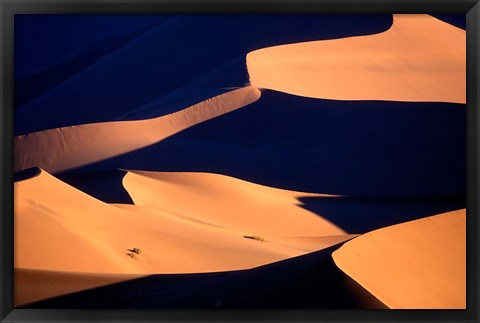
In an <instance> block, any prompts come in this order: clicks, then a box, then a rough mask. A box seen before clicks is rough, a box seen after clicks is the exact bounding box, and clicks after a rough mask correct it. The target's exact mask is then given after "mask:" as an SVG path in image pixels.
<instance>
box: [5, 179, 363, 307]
mask: <svg viewBox="0 0 480 323" xmlns="http://www.w3.org/2000/svg"><path fill="white" fill-rule="evenodd" d="M32 174H33V176H32V177H29V178H26V179H22V180H19V181H17V182H15V187H14V189H15V233H14V234H15V268H16V270H18V272H19V273H21V274H20V275H19V276H18V277H17V279H16V285H15V288H16V291H17V296H16V300H17V302H18V303H17V304H25V303H28V302H32V301H38V300H41V299H45V298H48V297H52V296H59V295H62V294H66V293H71V292H75V291H79V290H84V289H87V288H93V287H99V286H103V285H107V284H111V283H116V282H120V281H125V280H130V279H134V278H138V277H140V276H141V275H147V274H167V273H168V274H171V273H202V272H216V271H229V270H239V269H248V268H253V267H257V266H260V265H264V264H268V263H272V262H276V261H280V260H283V259H287V258H291V257H295V256H299V255H303V254H305V253H308V252H312V251H317V250H320V249H324V248H327V247H330V246H332V245H335V244H338V243H341V242H343V241H346V240H348V239H351V238H352V237H354V236H355V235H349V234H343V231H341V230H339V229H338V228H336V227H335V226H334V225H332V224H330V223H328V221H325V220H323V219H321V218H320V217H318V216H316V215H314V214H310V213H309V212H307V211H304V210H302V209H301V208H298V212H295V209H296V208H297V207H295V205H294V204H293V202H294V201H295V199H294V198H292V196H293V195H296V194H297V193H295V192H287V191H281V190H274V189H269V188H266V187H261V186H259V185H256V184H250V183H244V182H242V181H240V180H237V179H231V178H227V177H226V176H220V175H213V174H146V173H138V174H137V173H130V172H129V173H128V174H127V177H126V179H125V182H126V183H127V185H126V186H127V187H128V190H129V191H130V192H133V193H132V194H134V200H136V201H139V199H138V196H136V194H137V193H138V192H140V191H141V192H143V193H144V194H145V197H146V199H147V200H141V201H147V202H148V201H149V198H150V197H153V195H152V194H151V193H152V190H151V189H154V190H157V196H164V198H163V199H158V201H160V202H162V209H159V208H156V207H149V206H143V205H140V206H139V205H126V204H122V205H110V204H106V203H103V202H101V201H99V200H96V199H94V198H92V197H90V196H89V195H87V194H85V193H82V192H81V191H78V190H77V189H75V188H73V187H71V186H68V185H67V184H65V183H63V182H61V181H60V180H58V179H56V178H55V177H53V176H52V175H50V174H48V173H47V172H45V171H43V170H39V171H38V172H36V173H32ZM32 174H30V175H32ZM148 176H150V177H148ZM155 176H156V178H155ZM146 184H147V185H146ZM181 188H183V189H185V191H186V193H185V194H183V195H181V196H176V194H177V193H178V189H181ZM227 188H229V189H227ZM225 189H227V191H226V192H225V191H224V190H225ZM196 195H197V196H196ZM175 196H176V198H174V197H175ZM207 197H208V198H207ZM235 197H236V198H237V199H238V201H239V202H242V201H247V200H249V206H246V207H239V208H238V207H236V205H237V204H234V200H233V199H234V198H235ZM169 198H170V200H169ZM182 198H188V199H187V200H182ZM146 204H148V203H146ZM277 204H278V206H277ZM156 206H157V207H158V206H159V205H156ZM282 206H283V208H284V209H285V210H283V209H282ZM270 208H271V209H270ZM209 209H211V210H212V212H207V211H208V210H209ZM282 212H283V213H282ZM222 214H223V219H222V217H221V216H219V215H222ZM236 217H238V218H236ZM289 229H290V230H289ZM290 233H291V234H295V235H299V236H301V237H295V236H290V235H289V234H290ZM327 233H330V234H331V235H335V236H325V237H322V235H323V234H327ZM244 235H258V236H262V237H264V241H258V240H255V239H248V238H244ZM131 248H141V249H142V253H141V254H140V255H137V256H136V257H137V259H133V258H131V257H130V256H128V255H127V254H128V253H130V252H131V251H130V250H129V249H131ZM126 274H129V275H126ZM48 277H56V278H55V279H61V280H62V279H63V280H68V279H71V278H72V277H77V278H78V279H75V280H76V283H74V284H67V285H66V286H63V287H62V286H58V284H51V288H50V287H48V286H49V285H48V284H47V285H45V284H46V282H45V279H46V278H48ZM32 284H33V285H32ZM27 285H28V286H30V287H28V286H27ZM32 286H37V287H38V286H39V288H35V287H33V288H32Z"/></svg>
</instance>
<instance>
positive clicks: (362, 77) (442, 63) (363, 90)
mask: <svg viewBox="0 0 480 323" xmlns="http://www.w3.org/2000/svg"><path fill="white" fill-rule="evenodd" d="M393 17H394V21H393V25H392V27H391V28H390V29H389V30H387V31H385V32H382V33H379V34H376V35H368V36H357V37H347V38H340V39H333V40H322V41H311V42H305V43H295V44H289V45H280V46H273V47H267V48H263V49H259V50H255V51H252V52H250V53H249V54H248V55H247V68H248V73H249V75H250V82H251V84H252V85H254V86H257V87H259V88H267V89H274V90H277V91H282V92H286V93H290V94H295V95H300V96H307V97H314V98H328V99H337V100H390V101H417V102H420V101H431V102H454V103H465V102H466V90H465V89H466V36H465V35H466V33H465V31H464V30H462V29H459V28H457V27H454V26H452V25H450V24H447V23H445V22H443V21H441V20H439V19H436V18H434V17H431V16H429V15H405V14H401V15H393Z"/></svg>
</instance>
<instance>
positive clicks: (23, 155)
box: [14, 87, 260, 173]
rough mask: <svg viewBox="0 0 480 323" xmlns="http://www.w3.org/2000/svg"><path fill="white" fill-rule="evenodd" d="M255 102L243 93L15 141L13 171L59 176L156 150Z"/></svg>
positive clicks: (252, 91) (255, 94)
mask: <svg viewBox="0 0 480 323" xmlns="http://www.w3.org/2000/svg"><path fill="white" fill-rule="evenodd" d="M259 98H260V91H259V90H258V89H256V88H254V87H244V88H241V89H238V90H234V91H231V92H228V93H225V94H222V95H218V96H215V97H213V98H210V99H208V100H206V101H203V102H200V103H198V104H195V105H193V106H191V107H189V108H187V109H184V110H181V111H179V112H175V113H172V114H169V115H166V116H162V117H158V118H154V119H147V120H139V121H116V122H102V123H92V124H85V125H79V126H71V127H64V128H57V129H51V130H46V131H40V132H35V133H31V134H27V135H22V136H18V137H15V139H14V147H15V152H14V170H15V171H20V170H23V169H27V168H31V167H40V168H42V169H45V170H46V171H48V172H50V173H57V172H61V171H65V170H68V169H72V168H75V167H79V166H82V165H86V164H90V163H93V162H96V161H100V160H104V159H107V158H109V157H113V156H117V155H120V154H123V153H126V152H129V151H132V150H135V149H139V148H142V147H145V146H148V145H151V144H154V143H156V142H158V141H160V140H162V139H165V138H167V137H169V136H171V135H173V134H175V133H177V132H179V131H182V130H184V129H186V128H189V127H191V126H193V125H196V124H198V123H201V122H203V121H206V120H209V119H212V118H215V117H218V116H220V115H222V114H225V113H228V112H231V111H233V110H236V109H239V108H241V107H244V106H246V105H248V104H250V103H252V102H255V101H256V100H258V99H259Z"/></svg>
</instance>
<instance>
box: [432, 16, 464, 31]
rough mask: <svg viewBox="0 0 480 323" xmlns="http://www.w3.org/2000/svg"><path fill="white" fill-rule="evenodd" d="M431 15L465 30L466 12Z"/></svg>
mask: <svg viewBox="0 0 480 323" xmlns="http://www.w3.org/2000/svg"><path fill="white" fill-rule="evenodd" d="M432 16H433V17H435V18H437V19H440V20H442V21H444V22H446V23H449V24H451V25H453V26H455V27H458V28H461V29H463V30H467V15H466V14H458V15H455V14H450V15H449V14H435V15H432Z"/></svg>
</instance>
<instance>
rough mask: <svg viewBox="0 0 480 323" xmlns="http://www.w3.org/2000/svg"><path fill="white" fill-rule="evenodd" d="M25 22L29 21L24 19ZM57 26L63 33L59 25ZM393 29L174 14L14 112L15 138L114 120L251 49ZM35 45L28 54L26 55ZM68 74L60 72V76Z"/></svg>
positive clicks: (235, 81) (337, 18)
mask: <svg viewBox="0 0 480 323" xmlns="http://www.w3.org/2000/svg"><path fill="white" fill-rule="evenodd" d="M51 19H52V20H55V18H53V17H52V18H51ZM27 21H28V18H23V20H22V22H23V23H26V22H27ZM59 21H60V22H59V25H58V29H59V30H61V29H62V24H63V23H64V22H62V21H61V20H59ZM86 21H87V22H85V21H84V22H81V23H79V28H81V25H82V24H86V23H88V19H87V18H86ZM391 23H392V17H391V15H182V16H177V17H174V18H172V19H169V20H168V21H166V22H164V23H162V24H160V25H158V26H157V27H155V28H153V29H152V30H150V31H148V32H147V33H144V34H142V35H141V36H140V37H137V38H135V39H134V40H132V41H130V42H129V43H128V44H124V45H123V46H122V47H121V48H119V49H118V50H116V51H114V52H111V53H110V54H108V55H105V56H102V57H101V59H99V60H98V61H96V62H95V63H93V64H89V66H88V68H86V69H84V70H83V71H81V72H78V71H76V72H77V73H76V74H75V75H74V76H73V77H71V78H69V79H67V80H65V81H64V82H62V83H61V84H59V85H57V86H56V87H54V88H52V89H50V90H49V91H46V92H44V93H43V94H42V95H40V96H39V97H37V98H36V99H34V100H32V101H30V102H29V103H27V104H25V105H24V106H22V108H20V109H17V111H16V113H15V126H14V131H15V135H19V134H25V133H30V132H34V131H39V130H44V129H50V128H56V127H61V126H67V125H73V124H82V123H89V122H98V121H108V120H112V119H113V118H117V117H118V116H121V115H124V114H125V113H128V112H129V111H131V110H134V109H137V108H139V107H141V106H144V105H146V104H148V103H150V102H152V101H154V100H157V99H159V98H162V97H163V96H165V95H167V94H169V93H171V92H173V91H176V90H178V89H180V88H182V87H184V86H186V85H188V84H189V83H191V82H193V81H195V80H197V79H199V78H202V77H203V76H204V75H205V74H207V73H210V72H211V71H214V70H215V69H217V68H218V67H220V66H222V65H224V64H227V63H229V62H231V61H232V60H236V59H238V58H244V57H245V55H246V54H247V53H248V52H250V51H252V50H255V49H259V48H263V47H267V46H273V45H278V44H285V43H293V42H301V41H308V40H320V39H331V38H339V37H346V36H354V35H365V34H372V33H379V32H382V31H385V30H387V29H388V28H389V27H390V26H391ZM52 24H53V22H52ZM33 26H34V25H33ZM30 27H32V26H30ZM25 30H28V28H25ZM25 33H26V31H25ZM35 44H37V43H33V45H32V47H31V48H30V49H31V50H32V51H34V50H35ZM37 45H38V44H37ZM25 46H27V45H25ZM51 46H55V44H51ZM62 62H63V61H62ZM75 62H76V64H80V63H81V62H79V61H78V60H76V61H75ZM90 63H91V62H90ZM19 64H21V62H20V63H19ZM16 68H17V67H16ZM68 68H69V67H68V66H63V67H62V69H61V70H66V69H68ZM53 70H55V69H53ZM223 76H224V74H223V73H221V75H220V76H219V77H221V79H218V84H221V87H232V86H243V85H244V84H245V73H244V72H243V73H241V74H240V75H238V76H236V77H235V76H234V75H231V76H230V80H224V79H223ZM36 83H38V84H37V85H38V86H39V87H41V83H42V78H38V79H36V82H35V83H32V84H30V86H29V88H35V84H36ZM16 91H17V92H16V93H15V96H16V97H23V96H24V95H26V96H28V93H27V94H24V93H22V92H21V91H20V89H16Z"/></svg>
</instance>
